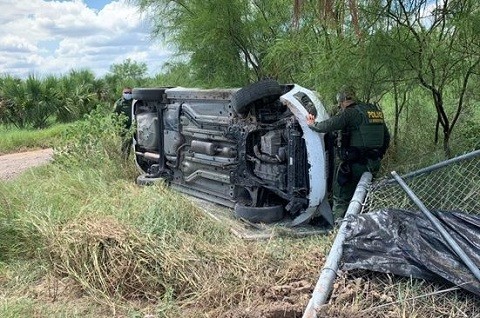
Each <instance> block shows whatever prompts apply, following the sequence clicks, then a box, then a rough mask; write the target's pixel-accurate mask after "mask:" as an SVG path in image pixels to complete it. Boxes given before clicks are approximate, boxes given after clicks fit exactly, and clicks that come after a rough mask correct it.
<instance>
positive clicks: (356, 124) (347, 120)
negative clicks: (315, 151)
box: [309, 103, 390, 156]
mask: <svg viewBox="0 0 480 318" xmlns="http://www.w3.org/2000/svg"><path fill="white" fill-rule="evenodd" d="M356 105H357V104H356V103H353V104H351V105H349V106H347V107H346V108H345V109H343V110H341V111H340V112H339V113H337V114H336V115H334V116H332V117H330V118H329V119H327V120H324V121H321V122H316V123H314V124H313V125H310V126H309V127H310V128H311V129H313V130H314V131H317V132H320V133H329V132H334V131H337V130H341V131H342V132H346V133H350V139H351V140H353V139H355V140H358V139H365V142H366V143H367V144H365V145H364V147H369V146H370V147H371V146H372V145H369V144H368V143H369V142H370V143H371V142H372V141H373V140H374V139H377V140H378V138H375V136H368V135H367V136H363V137H361V138H359V137H358V136H359V134H360V131H359V130H360V126H361V125H364V124H365V123H364V118H363V116H362V111H361V110H359V109H363V108H365V107H361V106H366V105H365V104H362V105H361V106H356ZM370 106H372V107H374V106H373V105H370ZM370 110H374V111H367V113H372V114H373V117H375V115H376V114H381V115H380V116H379V118H378V119H377V118H373V120H372V121H377V120H378V121H377V123H380V124H381V125H382V126H383V129H376V131H372V133H370V135H373V134H378V133H382V131H383V137H382V136H378V137H380V138H381V139H383V143H382V145H381V146H374V148H378V149H379V150H380V154H381V155H382V156H383V155H384V154H385V152H386V151H387V149H388V146H389V143H390V133H389V131H388V128H387V126H386V125H385V123H384V122H383V113H382V112H381V111H380V110H379V109H378V111H375V108H373V109H370ZM364 112H365V111H364ZM365 116H369V115H366V114H365ZM380 117H381V118H380ZM377 127H378V126H377ZM342 147H344V145H342Z"/></svg>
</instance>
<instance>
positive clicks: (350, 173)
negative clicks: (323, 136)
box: [307, 86, 390, 219]
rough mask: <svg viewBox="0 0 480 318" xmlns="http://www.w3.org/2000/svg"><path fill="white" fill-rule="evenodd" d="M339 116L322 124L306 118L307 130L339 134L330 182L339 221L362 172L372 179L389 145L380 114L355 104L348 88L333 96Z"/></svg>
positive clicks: (335, 213)
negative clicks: (369, 173) (371, 176)
mask: <svg viewBox="0 0 480 318" xmlns="http://www.w3.org/2000/svg"><path fill="white" fill-rule="evenodd" d="M337 102H338V106H339V108H340V111H339V113H337V114H336V115H334V116H332V117H330V118H329V119H327V120H324V121H322V122H318V123H317V122H315V115H313V114H308V115H307V123H308V125H309V127H310V128H311V129H312V130H314V131H317V132H320V133H333V132H335V131H339V132H338V135H337V142H336V169H335V175H334V180H333V208H332V210H333V214H334V217H335V219H338V218H342V217H343V216H344V215H345V212H346V211H347V208H348V205H349V203H350V200H351V199H352V197H353V194H354V192H355V188H356V186H357V184H358V181H360V177H361V176H362V174H363V173H364V172H366V171H370V172H371V173H372V174H373V175H374V176H375V175H376V173H377V172H378V171H379V170H380V161H381V159H382V158H383V156H384V155H385V152H386V151H387V149H388V146H389V143H390V133H389V131H388V128H387V126H386V125H385V122H384V117H383V112H382V110H381V109H380V108H379V107H378V106H376V105H373V104H368V103H361V102H359V101H357V100H356V97H355V91H354V89H353V88H352V87H349V86H344V87H342V89H341V90H340V92H339V93H338V94H337Z"/></svg>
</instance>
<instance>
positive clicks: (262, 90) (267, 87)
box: [231, 80, 282, 114]
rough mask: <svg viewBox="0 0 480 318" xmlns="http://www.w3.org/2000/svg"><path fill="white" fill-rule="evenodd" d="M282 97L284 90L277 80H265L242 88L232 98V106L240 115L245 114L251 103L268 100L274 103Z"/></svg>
mask: <svg viewBox="0 0 480 318" xmlns="http://www.w3.org/2000/svg"><path fill="white" fill-rule="evenodd" d="M280 95H282V88H281V87H280V85H279V84H278V82H277V81H275V80H264V81H260V82H256V83H253V84H251V85H249V86H246V87H244V88H241V89H240V90H238V91H237V92H236V93H235V94H233V96H232V101H231V105H232V107H233V109H234V110H235V111H236V112H237V113H238V114H245V113H247V112H248V110H249V106H250V104H251V103H253V102H255V101H257V100H260V99H266V102H272V101H274V100H276V99H277V98H278V97H280Z"/></svg>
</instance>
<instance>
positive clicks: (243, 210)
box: [233, 203, 284, 223]
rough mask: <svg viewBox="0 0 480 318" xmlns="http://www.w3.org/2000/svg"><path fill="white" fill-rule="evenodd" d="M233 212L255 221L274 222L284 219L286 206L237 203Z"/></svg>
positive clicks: (237, 216) (237, 215)
mask: <svg viewBox="0 0 480 318" xmlns="http://www.w3.org/2000/svg"><path fill="white" fill-rule="evenodd" d="M233 214H234V216H235V217H236V218H242V219H246V220H247V221H250V222H253V223H272V222H276V221H280V220H281V219H283V217H284V208H283V205H274V206H265V207H252V206H247V205H243V204H241V203H237V204H235V208H234V211H233Z"/></svg>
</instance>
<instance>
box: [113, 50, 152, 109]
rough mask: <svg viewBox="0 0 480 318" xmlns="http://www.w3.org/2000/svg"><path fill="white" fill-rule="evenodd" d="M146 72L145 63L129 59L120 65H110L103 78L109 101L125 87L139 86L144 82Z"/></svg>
mask: <svg viewBox="0 0 480 318" xmlns="http://www.w3.org/2000/svg"><path fill="white" fill-rule="evenodd" d="M147 71H148V68H147V64H146V63H145V62H136V61H132V60H131V59H130V58H128V59H126V60H124V61H123V62H122V63H120V64H112V65H111V66H110V71H109V73H108V74H106V75H105V77H104V80H105V84H106V87H107V88H108V95H109V97H110V98H109V99H111V100H112V99H115V97H116V96H117V95H118V93H119V92H120V91H121V90H122V89H123V87H125V86H131V87H134V86H137V87H138V86H141V84H142V83H144V82H145V80H146V77H147Z"/></svg>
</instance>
